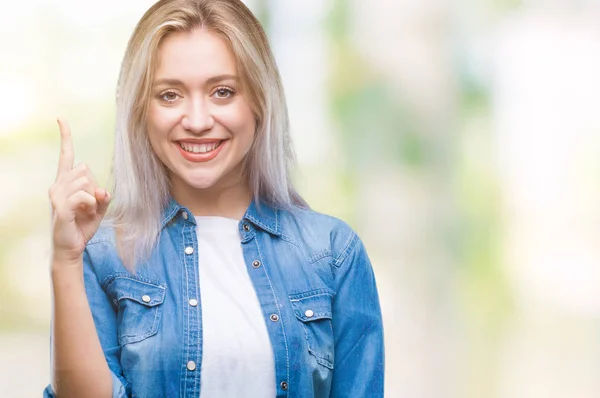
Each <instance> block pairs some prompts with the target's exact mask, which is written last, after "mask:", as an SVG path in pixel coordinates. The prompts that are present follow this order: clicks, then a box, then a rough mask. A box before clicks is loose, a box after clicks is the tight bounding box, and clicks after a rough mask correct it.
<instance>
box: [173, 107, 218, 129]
mask: <svg viewBox="0 0 600 398" xmlns="http://www.w3.org/2000/svg"><path fill="white" fill-rule="evenodd" d="M214 123H215V119H214V118H213V116H212V114H211V111H210V104H207V103H206V102H205V101H203V100H201V99H199V100H194V101H190V102H189V104H188V105H187V107H186V108H185V111H184V114H183V118H182V119H181V124H182V126H183V128H184V129H186V130H188V131H189V132H191V133H194V134H201V133H202V132H204V131H207V130H210V129H211V128H212V127H213V125H214Z"/></svg>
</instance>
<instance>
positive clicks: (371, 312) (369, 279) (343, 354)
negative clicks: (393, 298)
mask: <svg viewBox="0 0 600 398" xmlns="http://www.w3.org/2000/svg"><path fill="white" fill-rule="evenodd" d="M347 242H348V243H347V244H345V245H344V246H345V247H344V249H343V250H342V252H341V253H340V254H339V255H338V256H337V257H336V258H335V259H334V261H333V265H334V267H333V268H334V272H335V280H336V287H337V294H336V297H335V300H334V304H333V317H332V318H333V332H334V337H335V360H334V371H333V378H332V388H331V395H330V397H331V398H342V397H344V398H354V397H356V398H359V397H360V398H363V397H369V398H381V397H383V381H384V363H385V358H384V343H383V323H382V318H381V308H380V305H379V296H378V293H377V287H376V284H375V275H374V273H373V268H372V267H371V262H370V260H369V257H368V255H367V252H366V250H365V248H364V246H363V243H362V241H361V240H360V238H359V237H358V236H357V235H356V234H355V233H352V236H351V237H350V238H349V239H348V241H347Z"/></svg>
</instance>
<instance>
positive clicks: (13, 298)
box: [0, 0, 600, 398]
mask: <svg viewBox="0 0 600 398" xmlns="http://www.w3.org/2000/svg"><path fill="white" fill-rule="evenodd" d="M152 3H153V2H152V1H145V0H127V1H116V0H104V1H102V2H92V3H90V2H79V1H75V0H54V1H50V0H32V1H28V2H17V3H14V4H12V5H11V7H12V8H11V11H10V12H3V13H0V49H1V51H0V87H1V88H2V89H3V90H4V91H3V94H2V95H1V96H0V186H1V187H2V188H1V192H2V194H1V195H0V227H1V228H0V353H1V354H0V396H1V397H10V398H18V397H34V396H40V395H41V391H42V389H43V388H44V386H45V385H46V384H47V383H48V381H49V377H50V376H49V356H48V351H49V347H48V335H49V322H50V310H51V308H50V305H51V301H50V284H49V275H48V265H49V264H48V261H49V257H48V254H49V251H50V222H49V216H50V213H49V211H50V209H49V201H48V198H47V190H48V188H49V187H50V185H51V184H52V182H53V179H54V174H55V170H56V165H57V156H58V149H59V139H58V137H59V135H58V129H57V126H56V123H55V118H56V117H57V116H63V117H65V118H67V119H68V120H69V122H70V124H71V127H72V131H73V135H74V144H75V153H76V157H77V160H78V161H81V162H86V163H87V164H89V166H90V167H91V168H92V170H93V171H94V172H95V175H96V177H97V178H98V181H99V182H100V183H101V184H105V183H108V181H109V172H110V159H111V151H112V142H113V123H114V91H115V86H116V80H117V76H118V72H119V67H120V61H121V57H122V55H123V52H124V50H125V46H126V43H127V40H128V38H129V34H130V33H131V31H132V29H133V27H134V25H135V23H136V22H137V20H138V19H139V18H140V17H141V15H142V14H143V12H144V11H145V10H146V9H147V8H148V7H149V6H150V5H151V4H152ZM246 4H248V6H249V7H250V8H251V9H252V10H253V11H254V12H255V13H256V14H257V15H258V16H259V18H260V19H261V21H262V22H263V23H264V25H265V28H266V30H267V33H268V35H269V37H270V38H271V41H272V45H273V49H274V52H275V54H276V57H277V61H278V64H279V67H280V70H281V73H282V77H283V82H284V86H285V89H286V94H287V97H288V105H289V108H290V117H291V122H292V134H293V138H294V141H295V145H296V148H297V152H298V160H299V167H298V170H297V173H296V175H295V179H296V183H297V185H298V187H299V189H300V192H301V193H302V194H303V195H304V196H305V198H306V199H307V200H308V202H309V203H310V204H311V205H312V206H313V208H314V209H316V210H318V211H321V212H325V213H329V214H332V215H335V216H337V217H340V218H342V219H344V220H346V221H348V222H349V223H350V224H351V225H352V226H353V227H354V228H355V229H356V230H357V231H358V232H359V234H360V235H361V237H362V238H363V240H364V241H365V244H366V247H367V249H368V251H369V254H370V256H371V259H372V262H373V265H374V267H375V272H376V276H377V280H378V284H379V290H380V296H381V300H382V308H383V313H384V322H385V333H386V360H387V369H386V370H387V379H386V397H390V398H395V397H398V398H404V397H411V398H412V397H414V398H426V397H431V398H433V397H435V398H439V397H460V398H462V397H465V398H476V397H486V398H487V397H501V398H514V397H527V398H529V397H532V398H537V397H544V398H554V397H556V398H558V397H561V398H563V397H573V398H592V397H599V396H600V377H599V376H598V375H599V374H600V343H599V333H600V319H599V318H600V289H599V286H600V267H599V266H598V264H599V260H600V239H599V236H600V234H599V233H600V207H599V205H598V203H600V184H599V183H598V182H599V180H600V134H599V133H600V112H599V111H598V109H599V108H600V74H599V73H598V71H600V25H599V24H598V23H597V22H598V20H600V3H598V2H597V1H591V0H590V1H585V0H580V1H576V2H574V1H567V0H553V1H541V0H538V1H527V2H525V1H520V0H482V1H472V0H459V1H441V0H439V1H417V0H396V1H395V0H369V1H367V0H303V1H296V0H272V1H266V0H253V1H250V0H248V1H246ZM82 360H85V359H82Z"/></svg>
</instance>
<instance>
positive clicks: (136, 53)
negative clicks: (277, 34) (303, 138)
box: [106, 0, 306, 269]
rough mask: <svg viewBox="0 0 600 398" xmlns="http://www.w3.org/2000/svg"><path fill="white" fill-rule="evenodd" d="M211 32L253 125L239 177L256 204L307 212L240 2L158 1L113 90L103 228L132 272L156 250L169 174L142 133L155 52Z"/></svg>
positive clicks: (268, 76)
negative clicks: (234, 73) (166, 43)
mask: <svg viewBox="0 0 600 398" xmlns="http://www.w3.org/2000/svg"><path fill="white" fill-rule="evenodd" d="M195 28H205V29H209V30H211V31H212V32H214V33H217V34H219V35H220V36H221V37H222V38H224V39H225V40H226V42H228V44H229V45H230V46H231V49H232V51H233V53H234V55H235V58H236V62H237V69H238V73H239V74H240V78H241V81H242V84H243V86H244V92H245V93H246V96H247V100H248V101H249V103H250V104H251V108H252V109H253V111H254V113H255V116H256V120H257V132H256V137H255V142H254V144H253V146H252V148H251V150H250V152H249V154H248V155H247V157H246V159H245V168H244V170H245V176H246V178H247V181H248V183H249V186H250V189H251V191H252V195H253V199H254V201H255V202H257V204H260V203H261V202H263V203H266V204H268V205H270V206H273V207H277V208H281V209H290V208H293V207H294V206H300V207H306V203H305V202H304V200H303V199H302V198H301V197H300V195H298V193H297V192H296V191H295V189H294V188H293V186H292V183H291V179H290V171H291V168H292V166H293V164H294V162H295V156H294V151H293V149H292V145H291V141H290V135H289V122H288V112H287V106H286V101H285V95H284V91H283V87H282V84H281V78H280V75H279V71H278V69H277V65H276V64H275V59H274V57H273V54H272V52H271V48H270V46H269V42H268V39H267V36H266V34H265V32H264V30H263V28H262V26H261V24H260V22H259V21H258V20H257V19H256V17H255V16H254V15H253V14H252V12H251V11H250V10H249V9H248V8H247V7H246V6H245V5H244V4H243V3H242V2H241V1H240V0H159V1H158V2H156V3H155V4H154V5H153V6H152V7H151V8H150V9H149V10H148V11H146V13H145V14H144V16H143V17H142V19H141V20H140V21H139V22H138V24H137V26H136V28H135V30H134V31H133V34H132V36H131V38H130V40H129V43H128V45H127V50H126V52H125V56H124V58H123V63H122V65H121V73H120V76H119V83H118V87H117V109H116V136H115V149H114V158H113V168H112V177H113V188H112V191H113V197H114V199H113V201H112V204H111V207H110V209H109V212H108V214H107V216H106V223H109V224H111V225H112V226H113V227H114V228H115V230H116V231H118V234H117V236H118V247H119V254H120V256H121V258H122V260H123V262H124V264H125V265H126V266H127V267H128V268H130V269H133V268H134V266H135V264H137V263H138V262H140V261H144V260H145V259H146V258H147V257H148V256H149V255H150V253H151V251H152V250H153V249H154V247H155V245H156V242H157V240H158V238H159V236H160V228H161V216H162V214H163V211H164V208H165V206H166V205H167V203H168V201H169V198H170V193H169V179H168V173H167V170H166V168H165V167H164V165H163V164H162V163H161V161H160V160H159V159H158V157H157V156H156V154H155V153H154V151H153V150H152V147H151V146H150V142H149V139H148V136H147V133H146V113H147V108H148V102H149V99H150V90H151V86H152V81H153V78H154V73H155V70H156V66H157V59H158V55H157V53H158V48H159V45H160V43H161V40H162V39H163V38H164V37H165V36H166V35H168V34H170V33H173V32H178V31H189V30H192V29H195Z"/></svg>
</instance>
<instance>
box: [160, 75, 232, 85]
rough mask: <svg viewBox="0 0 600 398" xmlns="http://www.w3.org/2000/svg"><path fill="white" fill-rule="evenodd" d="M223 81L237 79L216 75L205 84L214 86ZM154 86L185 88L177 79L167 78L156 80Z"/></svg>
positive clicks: (230, 76)
mask: <svg viewBox="0 0 600 398" xmlns="http://www.w3.org/2000/svg"><path fill="white" fill-rule="evenodd" d="M224 80H234V81H237V80H238V78H237V76H235V75H227V74H225V75H217V76H213V77H211V78H209V79H208V80H207V81H206V83H205V84H207V85H210V84H215V83H218V82H222V81H224ZM154 85H155V86H162V85H167V86H185V84H184V83H183V82H182V81H181V80H179V79H169V78H165V79H158V80H156V81H154Z"/></svg>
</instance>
